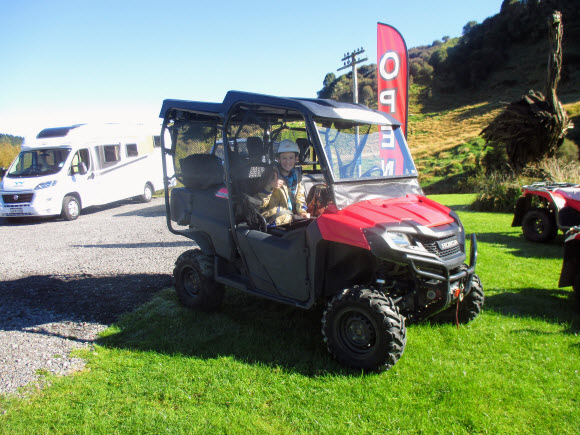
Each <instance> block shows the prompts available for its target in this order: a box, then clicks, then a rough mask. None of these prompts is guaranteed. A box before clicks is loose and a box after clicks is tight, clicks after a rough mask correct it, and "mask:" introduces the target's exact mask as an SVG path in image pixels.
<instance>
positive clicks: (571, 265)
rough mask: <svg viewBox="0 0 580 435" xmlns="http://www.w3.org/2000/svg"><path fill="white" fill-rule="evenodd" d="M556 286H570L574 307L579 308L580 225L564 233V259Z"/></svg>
mask: <svg viewBox="0 0 580 435" xmlns="http://www.w3.org/2000/svg"><path fill="white" fill-rule="evenodd" d="M558 286H559V287H568V286H572V288H573V289H574V296H575V298H576V307H577V308H578V309H579V310H580V225H579V226H576V227H573V228H570V230H568V232H567V233H566V242H565V243H564V261H563V263H562V273H561V274H560V282H559V284H558Z"/></svg>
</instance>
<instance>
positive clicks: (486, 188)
mask: <svg viewBox="0 0 580 435" xmlns="http://www.w3.org/2000/svg"><path fill="white" fill-rule="evenodd" d="M475 178H476V180H472V182H475V184H476V185H478V186H479V189H480V190H479V193H478V195H477V197H476V199H475V201H474V202H473V203H472V204H471V205H470V206H469V208H470V209H471V210H476V211H498V212H504V213H511V212H513V210H514V208H515V205H516V202H517V200H518V198H519V197H520V196H521V193H522V189H521V185H520V183H519V182H518V180H517V179H516V178H513V177H511V176H506V175H501V174H492V175H491V176H485V175H483V174H479V175H478V176H476V177H475Z"/></svg>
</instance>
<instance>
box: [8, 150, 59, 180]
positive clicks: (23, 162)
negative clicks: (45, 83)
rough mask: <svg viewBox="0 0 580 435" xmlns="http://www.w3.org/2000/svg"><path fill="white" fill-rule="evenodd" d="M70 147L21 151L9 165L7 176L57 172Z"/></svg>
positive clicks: (32, 175) (39, 174) (34, 175)
mask: <svg viewBox="0 0 580 435" xmlns="http://www.w3.org/2000/svg"><path fill="white" fill-rule="evenodd" d="M69 153H70V148H48V149H34V150H27V151H22V152H21V153H20V154H18V157H16V160H15V161H14V164H13V165H12V166H11V167H10V170H9V171H8V174H6V176H7V177H15V178H16V177H42V176H44V175H52V174H56V173H57V172H59V171H60V170H61V169H62V167H63V166H64V162H65V161H66V158H67V157H68V155H69Z"/></svg>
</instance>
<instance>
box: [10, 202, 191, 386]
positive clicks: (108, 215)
mask: <svg viewBox="0 0 580 435" xmlns="http://www.w3.org/2000/svg"><path fill="white" fill-rule="evenodd" d="M0 242H1V245H2V248H3V249H2V253H1V254H0V394H6V393H14V392H16V391H17V389H18V388H19V387H21V386H24V385H26V384H28V383H29V382H30V381H33V380H35V379H36V378H37V372H38V370H41V369H43V370H47V371H50V372H53V373H56V374H66V373H69V372H71V371H73V370H77V369H80V368H82V367H83V361H82V360H79V359H77V358H70V357H69V353H70V351H71V350H72V349H75V348H79V347H83V346H84V347H86V346H90V345H91V344H92V343H93V342H94V341H95V339H96V336H97V334H98V333H99V332H100V331H102V330H103V329H105V328H106V327H107V326H108V325H110V324H111V323H113V322H114V321H115V320H116V319H118V317H119V316H120V315H121V314H123V313H125V312H127V311H131V310H133V309H135V308H136V307H138V306H139V305H141V304H143V303H144V302H146V301H148V300H150V299H151V298H152V296H153V295H154V294H155V293H156V292H157V291H159V290H160V289H162V288H165V287H168V286H171V285H172V277H171V273H172V271H173V265H174V262H175V260H176V259H177V257H178V256H179V254H181V253H182V252H183V251H185V250H187V249H190V248H191V246H192V244H191V242H190V241H188V240H187V239H186V238H184V237H181V236H176V235H174V234H171V233H170V232H169V231H168V230H167V227H166V223H165V204H164V201H163V199H162V198H154V199H153V201H151V202H150V203H148V204H142V203H137V202H132V201H122V202H117V203H114V204H113V205H109V206H101V207H92V208H90V209H88V210H83V214H81V216H80V218H79V219H78V220H76V221H72V222H66V221H63V220H60V219H55V218H51V219H35V220H22V221H17V222H14V221H11V220H7V219H2V218H0Z"/></svg>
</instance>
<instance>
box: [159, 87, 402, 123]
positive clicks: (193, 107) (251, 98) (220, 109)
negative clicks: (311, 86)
mask: <svg viewBox="0 0 580 435" xmlns="http://www.w3.org/2000/svg"><path fill="white" fill-rule="evenodd" d="M239 103H248V104H252V105H264V106H270V107H280V108H284V109H295V110H298V111H300V112H302V113H304V114H307V115H311V116H316V117H321V118H335V119H350V120H354V121H361V122H368V123H372V124H386V125H400V122H399V121H397V120H396V119H395V118H393V117H392V116H390V115H388V114H386V113H384V112H379V111H377V110H373V109H369V108H368V107H366V106H363V105H361V104H354V103H343V102H339V101H334V100H325V99H317V98H289V97H276V96H273V95H262V94H254V93H251V92H240V91H229V92H228V93H227V94H226V96H225V98H224V100H223V102H221V103H206V102H201V101H187V100H172V99H168V100H164V101H163V106H162V107H161V112H160V114H159V117H160V118H165V115H167V112H168V111H170V110H171V109H177V110H185V111H190V112H196V113H202V114H207V115H216V116H220V117H225V116H226V115H227V114H228V112H229V111H230V109H231V108H232V107H233V106H234V105H236V104H239Z"/></svg>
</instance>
